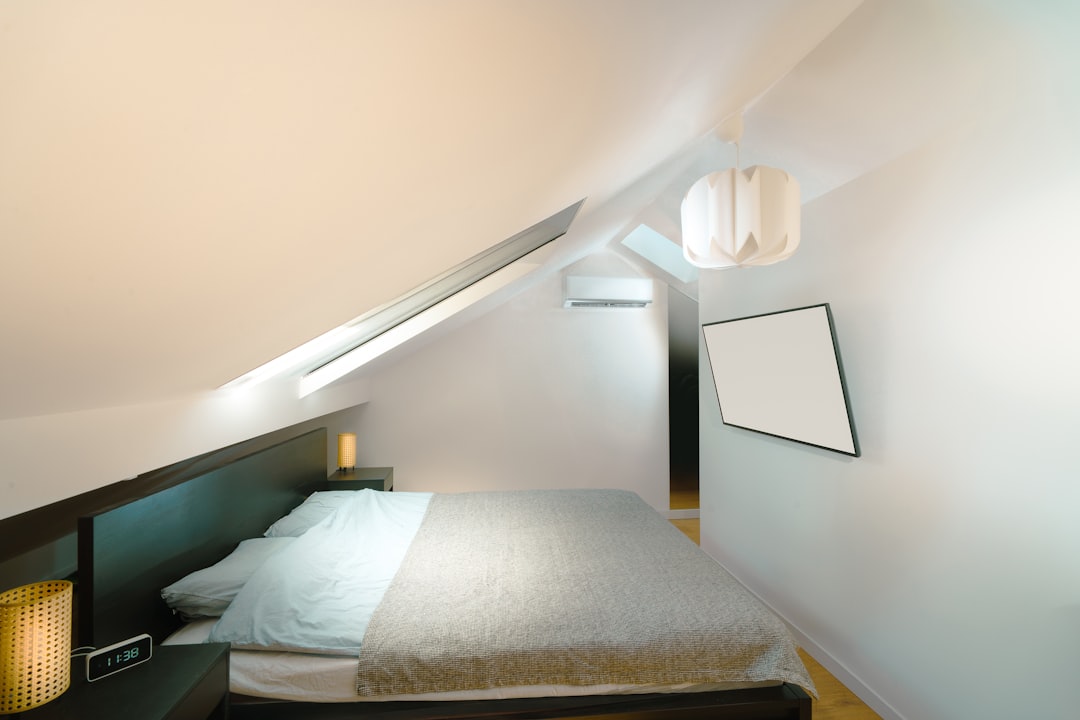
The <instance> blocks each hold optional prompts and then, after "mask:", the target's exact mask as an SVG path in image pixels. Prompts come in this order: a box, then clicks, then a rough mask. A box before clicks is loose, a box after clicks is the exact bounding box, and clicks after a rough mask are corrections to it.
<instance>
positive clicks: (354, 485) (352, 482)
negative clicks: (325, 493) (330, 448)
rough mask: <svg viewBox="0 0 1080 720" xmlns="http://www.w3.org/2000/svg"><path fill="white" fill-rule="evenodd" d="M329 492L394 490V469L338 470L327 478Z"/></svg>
mask: <svg viewBox="0 0 1080 720" xmlns="http://www.w3.org/2000/svg"><path fill="white" fill-rule="evenodd" d="M327 486H328V487H327V489H328V490H385V491H387V492H389V491H391V490H393V489H394V468H392V467H367V468H363V467H362V468H353V469H352V470H338V471H337V472H336V473H334V474H333V475H331V476H330V477H329V478H327Z"/></svg>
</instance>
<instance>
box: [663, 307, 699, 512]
mask: <svg viewBox="0 0 1080 720" xmlns="http://www.w3.org/2000/svg"><path fill="white" fill-rule="evenodd" d="M698 327H699V326H698V304H697V301H695V300H692V299H690V298H688V297H686V296H685V295H683V294H682V293H680V292H679V291H677V290H675V289H672V288H670V287H669V288H668V433H669V444H670V473H671V475H670V477H671V505H670V507H671V509H672V510H683V511H688V510H697V509H698V508H700V503H699V499H698V336H699V334H700V332H699V329H698Z"/></svg>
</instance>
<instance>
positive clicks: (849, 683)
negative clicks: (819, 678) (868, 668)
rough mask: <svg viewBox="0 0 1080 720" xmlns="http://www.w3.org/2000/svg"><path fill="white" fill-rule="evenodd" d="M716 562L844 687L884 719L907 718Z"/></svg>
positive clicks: (720, 563) (898, 719)
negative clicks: (771, 613)
mask: <svg viewBox="0 0 1080 720" xmlns="http://www.w3.org/2000/svg"><path fill="white" fill-rule="evenodd" d="M713 560H716V558H715V557H713ZM716 562H717V563H718V564H719V565H720V566H721V567H723V568H724V569H725V570H727V571H728V572H729V573H731V576H732V577H734V578H735V579H736V580H738V582H739V584H740V585H742V586H743V587H744V588H746V590H747V592H749V593H750V594H751V595H753V596H754V597H756V598H757V599H758V600H761V602H762V603H764V604H765V606H766V607H768V608H769V609H770V610H772V611H773V613H775V614H776V615H777V617H779V618H780V619H781V620H783V621H784V624H786V625H787V626H788V628H789V629H790V630H791V634H792V635H794V636H795V641H796V642H797V643H798V645H799V647H801V648H802V649H803V650H805V651H806V652H807V654H809V655H810V657H812V658H814V659H815V660H817V661H818V662H819V663H821V666H822V667H823V668H825V669H826V670H828V671H829V672H830V673H831V674H832V676H833V677H834V678H836V679H837V680H839V681H840V682H841V683H842V684H843V685H844V687H846V688H847V689H848V690H850V691H851V692H853V693H855V695H856V696H857V697H858V698H859V699H860V700H862V701H863V702H864V703H866V705H867V706H869V707H870V709H871V710H873V711H874V712H876V713H877V714H878V715H880V716H881V718H882V720H906V718H905V717H904V716H903V715H901V714H900V713H899V712H898V711H897V710H896V708H894V707H893V706H892V705H890V704H889V703H887V702H885V701H884V700H883V699H882V698H881V697H880V696H879V695H878V694H877V693H875V692H874V691H873V690H871V689H870V688H869V686H867V685H866V683H864V682H863V681H862V680H860V679H859V677H858V676H857V675H856V674H855V673H853V672H852V671H851V670H849V669H848V668H847V667H845V666H844V664H843V663H841V662H840V661H839V660H837V659H836V658H834V657H833V656H832V655H830V654H829V653H828V652H826V651H825V649H824V648H823V647H821V646H820V645H818V644H817V643H816V642H814V640H813V639H811V638H810V637H809V636H808V635H807V634H806V633H804V632H803V631H802V630H800V629H799V628H798V627H796V626H795V625H794V624H793V623H792V622H791V621H790V620H788V619H787V618H786V617H784V615H783V613H780V612H778V611H777V610H776V608H774V607H773V606H772V604H771V603H769V602H768V601H767V600H765V599H764V598H763V597H761V596H760V595H758V594H757V593H756V592H754V591H753V590H751V589H750V588H749V587H747V585H746V583H744V582H743V581H742V580H740V579H739V577H738V576H737V575H736V574H735V573H733V572H731V569H730V568H728V567H727V566H725V565H724V563H722V562H720V561H719V560H716Z"/></svg>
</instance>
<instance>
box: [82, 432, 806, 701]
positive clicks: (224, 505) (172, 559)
mask: <svg viewBox="0 0 1080 720" xmlns="http://www.w3.org/2000/svg"><path fill="white" fill-rule="evenodd" d="M326 448H327V437H326V430H325V429H320V430H316V431H313V432H310V433H306V434H304V435H301V436H299V437H296V438H293V439H290V440H286V441H284V442H281V443H279V444H277V445H273V446H271V447H269V448H266V449H263V450H259V451H257V452H254V453H252V454H250V455H247V456H243V457H239V458H236V457H235V451H234V450H233V451H231V453H232V455H231V456H230V457H229V458H228V460H229V461H228V462H226V463H225V464H223V465H221V466H219V467H216V468H215V469H213V470H211V471H209V472H207V473H205V474H202V475H198V476H197V477H194V478H192V479H190V480H188V481H186V482H184V483H182V484H179V485H176V486H174V487H170V488H168V489H166V490H162V491H160V492H157V493H155V494H152V495H149V496H147V497H143V498H140V499H137V500H134V501H132V502H129V503H125V504H122V505H118V506H116V507H112V508H108V509H105V510H102V511H100V512H97V513H95V514H93V515H88V516H85V517H81V518H79V523H78V527H79V531H78V545H79V551H78V552H79V572H78V579H79V589H78V592H77V600H76V602H77V607H78V634H79V644H81V645H91V646H97V647H101V646H103V645H108V644H111V643H113V642H117V641H119V640H122V639H124V638H127V637H130V636H133V635H136V634H139V633H143V632H147V633H150V635H151V636H153V638H154V641H155V642H158V643H160V642H161V641H162V640H163V639H164V638H165V637H167V636H168V635H169V634H170V633H171V632H173V631H174V630H175V629H176V628H177V627H178V626H179V620H178V619H176V618H175V617H174V616H173V615H172V613H171V612H170V611H169V609H168V608H167V607H166V606H165V604H164V602H163V601H162V600H161V595H160V589H161V588H162V587H164V586H165V585H168V584H169V583H171V582H173V581H174V580H176V579H177V578H180V577H182V576H184V575H186V574H188V573H190V572H193V571H195V570H198V569H200V568H203V567H206V566H208V565H211V564H213V563H214V562H217V561H218V560H220V559H221V558H223V557H224V556H225V555H227V554H228V553H229V552H230V551H232V549H233V548H234V547H235V546H236V544H237V543H238V542H239V541H240V540H243V539H246V538H251V537H258V536H260V535H261V534H262V532H263V531H264V530H265V529H266V528H267V527H268V526H269V525H270V523H272V522H273V521H274V520H276V519H277V518H279V517H281V516H282V515H284V514H285V513H287V512H288V511H289V510H290V509H291V508H293V507H295V506H296V505H298V504H299V503H300V501H301V500H302V499H303V498H304V497H306V496H307V495H308V494H309V493H311V492H312V491H314V490H319V489H325V487H326V484H327V466H326V465H327V463H326V458H327V451H326ZM230 715H231V717H233V718H239V719H240V720H245V719H247V718H251V719H255V720H276V719H278V718H281V719H282V720H284V719H285V718H288V719H289V720H306V719H307V718H312V719H315V718H318V719H322V720H326V719H333V720H337V719H342V720H344V719H346V718H348V719H355V718H365V719H367V720H390V719H391V718H393V719H394V720H397V719H399V718H401V719H405V718H408V719H410V720H435V719H445V720H449V719H451V718H452V719H454V720H464V719H465V718H522V719H524V718H579V719H582V720H583V719H584V718H604V719H605V720H617V719H625V720H629V719H631V718H634V719H637V720H646V719H652V718H674V719H677V720H692V719H697V718H727V719H730V720H736V719H738V720H810V717H811V700H810V697H809V695H807V694H806V693H805V692H804V691H803V690H802V688H799V687H797V686H795V685H790V684H784V685H781V686H777V687H771V688H757V689H751V690H732V691H726V692H709V693H665V694H648V695H614V696H613V695H603V696H584V697H559V698H526V699H518V700H486V701H473V702H389V703H385V702H357V703H298V702H287V701H277V700H266V699H262V698H250V697H243V696H239V695H233V696H232V698H231V704H230Z"/></svg>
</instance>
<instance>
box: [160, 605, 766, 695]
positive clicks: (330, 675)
mask: <svg viewBox="0 0 1080 720" xmlns="http://www.w3.org/2000/svg"><path fill="white" fill-rule="evenodd" d="M214 622H215V620H214V619H213V618H209V619H205V620H199V621H196V622H193V623H190V624H188V625H185V626H184V627H182V628H180V629H179V630H177V631H176V632H175V633H173V634H172V635H170V636H169V637H168V638H167V639H166V640H165V642H164V643H163V644H165V645H194V644H198V643H203V642H206V641H207V639H208V638H209V636H210V628H212V627H213V626H214ZM357 662H358V660H357V658H356V657H344V656H335V655H306V654H302V653H290V652H279V651H274V650H233V651H232V652H231V653H230V654H229V689H230V690H232V692H234V693H240V694H241V695H252V696H255V697H264V698H276V699H279V700H294V701H298V702H380V701H387V700H409V701H411V700H441V701H454V700H499V699H505V698H521V697H560V696H577V695H626V694H634V693H663V692H707V691H712V690H734V689H738V688H750V687H769V686H773V685H779V684H780V683H777V682H762V683H710V684H682V685H665V686H661V685H649V686H643V685H593V686H589V687H578V686H569V685H548V686H540V687H536V686H532V687H509V688H496V689H492V690H478V691H469V692H449V693H427V694H423V695H396V696H382V697H377V698H371V697H362V696H360V695H357V693H356V664H357Z"/></svg>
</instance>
